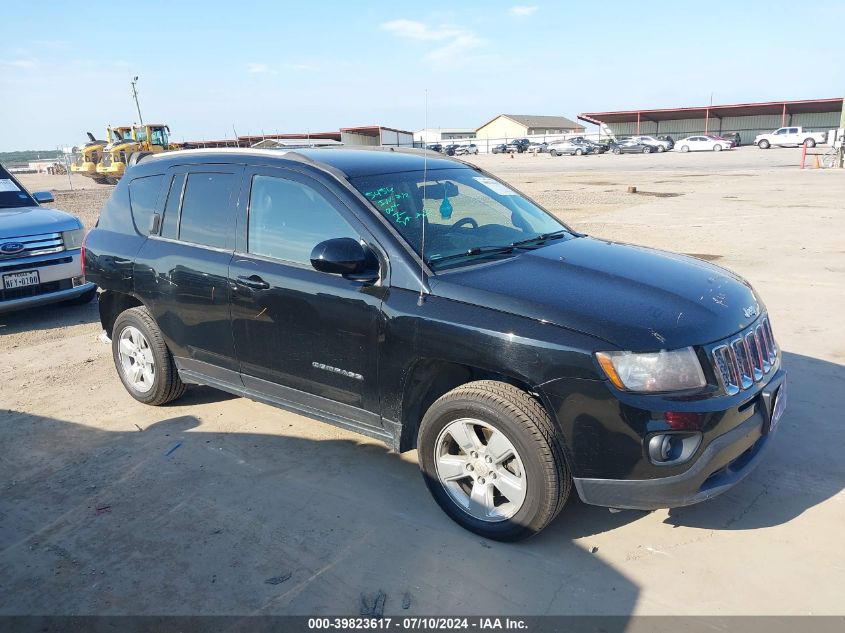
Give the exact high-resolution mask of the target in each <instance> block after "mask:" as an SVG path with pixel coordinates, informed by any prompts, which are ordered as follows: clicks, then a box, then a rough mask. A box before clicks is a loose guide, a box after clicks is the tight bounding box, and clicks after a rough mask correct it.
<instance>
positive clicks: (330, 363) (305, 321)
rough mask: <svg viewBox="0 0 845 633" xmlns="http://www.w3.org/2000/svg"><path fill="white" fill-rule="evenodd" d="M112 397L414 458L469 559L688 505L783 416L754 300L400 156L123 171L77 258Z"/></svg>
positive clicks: (703, 269)
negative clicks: (583, 513) (546, 531)
mask: <svg viewBox="0 0 845 633" xmlns="http://www.w3.org/2000/svg"><path fill="white" fill-rule="evenodd" d="M84 253H85V273H86V275H87V278H88V279H90V280H92V281H94V282H96V283H97V285H98V286H99V287H100V288H101V289H102V292H101V294H100V297H99V305H100V317H101V320H102V325H103V328H104V329H105V331H106V332H107V333H108V335H109V336H110V337H111V340H112V351H113V355H114V362H115V366H116V368H117V372H118V375H119V376H120V379H121V380H122V382H123V384H124V385H125V387H126V389H127V390H128V391H129V393H130V394H131V395H132V396H133V397H134V398H136V399H137V400H139V401H141V402H145V403H148V404H154V405H160V404H164V403H166V402H169V401H171V400H173V399H175V398H178V397H179V396H181V395H182V394H183V393H184V391H185V388H186V387H185V385H186V384H204V385H211V386H213V387H217V388H219V389H222V390H225V391H228V392H231V393H235V394H239V395H242V396H245V397H248V398H252V399H255V400H259V401H262V402H265V403H268V404H271V405H275V406H278V407H282V408H286V409H290V410H293V411H296V412H299V413H305V414H308V415H310V416H312V417H314V418H317V419H319V420H322V421H325V422H328V423H331V424H336V425H339V426H342V427H346V428H349V429H353V430H355V431H358V432H360V433H363V434H366V435H369V436H371V437H374V438H379V439H381V440H383V441H384V442H386V443H387V444H388V445H389V446H391V447H392V448H393V449H395V450H397V451H408V450H412V449H417V451H418V454H419V462H420V467H421V469H422V472H423V477H424V479H425V482H426V484H427V486H428V487H429V489H430V491H431V493H432V494H433V496H434V498H435V499H436V501H437V503H438V504H440V506H441V507H442V508H443V509H444V510H445V511H446V512H447V513H448V514H449V515H450V516H451V517H452V518H453V519H454V520H455V521H457V522H458V523H460V524H461V525H463V526H465V527H467V528H469V529H470V530H473V531H475V532H477V533H479V534H482V535H484V536H487V537H490V538H495V539H501V540H515V539H518V538H522V537H525V536H528V535H530V534H533V533H536V532H538V531H539V530H541V529H542V528H543V527H545V526H546V525H547V524H548V523H549V522H550V521H551V520H552V519H553V518H554V517H555V515H557V513H558V512H559V511H560V509H561V508H562V507H563V505H564V503H565V501H566V499H567V497H568V495H569V494H570V491H571V487H572V486H573V485H574V486H575V489H576V491H577V493H578V495H579V496H580V497H581V499H583V500H584V501H585V502H587V503H592V504H598V505H604V506H610V507H613V508H642V509H650V508H660V507H672V506H679V505H685V504H690V503H695V502H698V501H702V500H704V499H709V498H710V497H713V496H715V495H717V494H719V493H721V492H723V491H725V490H727V489H728V488H730V487H731V486H733V485H734V484H736V483H737V482H738V481H739V480H740V479H742V478H743V477H744V476H745V475H747V474H748V472H749V471H751V470H752V469H753V468H754V466H755V465H756V464H757V463H758V461H759V459H760V457H761V456H762V454H763V453H764V451H765V449H766V447H767V446H768V444H769V442H770V436H771V434H772V431H773V430H774V429H775V428H776V424H777V421H778V419H779V417H780V414H781V412H782V410H783V407H784V403H785V388H784V385H785V383H784V371H783V369H782V368H781V359H780V353H779V350H778V348H777V346H776V344H775V341H774V338H773V337H772V330H771V327H770V325H769V319H768V316H767V314H766V311H765V308H764V307H763V304H762V301H761V300H760V299H759V298H758V297H757V296H756V295H755V293H754V291H753V290H752V288H751V287H750V286H749V285H748V283H746V282H745V281H743V280H742V279H740V278H739V277H737V276H736V275H734V274H733V273H731V272H729V271H727V270H725V269H722V268H719V267H716V266H713V265H711V264H709V263H707V262H704V261H701V260H698V259H694V258H691V257H686V256H681V255H675V254H672V253H667V252H660V251H654V250H650V249H646V248H640V247H637V246H630V245H626V244H619V243H614V242H608V241H605V240H601V239H594V238H591V237H587V236H586V235H582V234H580V233H578V232H576V231H573V230H571V229H569V228H567V227H566V226H565V225H563V224H561V223H560V222H559V221H558V220H556V219H555V218H554V217H552V216H551V215H549V214H548V213H547V212H545V211H544V210H542V209H541V208H540V207H539V206H537V205H536V204H535V203H533V202H532V201H531V200H529V199H528V198H526V197H525V196H523V195H521V194H520V193H518V192H517V191H515V190H514V189H513V188H511V187H510V186H509V185H507V184H505V183H503V182H501V181H500V180H498V179H497V178H495V177H493V176H491V175H490V174H487V173H485V172H484V171H482V170H480V169H478V168H477V167H475V166H473V165H470V164H465V163H463V162H461V161H459V160H457V159H449V158H446V157H432V156H431V155H430V154H429V153H427V152H425V151H414V150H396V151H393V150H347V149H340V150H336V149H313V150H296V151H289V152H285V153H279V152H275V151H260V150H230V151H226V150H191V151H179V152H167V153H164V154H158V155H153V156H147V157H144V158H141V159H140V160H139V161H138V163H137V165H135V166H134V167H132V168H131V169H130V170H129V171H128V172H127V174H126V176H125V177H124V178H122V179H121V180H120V182H119V184H118V185H117V187H116V188H115V190H114V192H113V193H112V195H111V198H110V199H109V200H108V201H107V202H106V204H105V206H104V207H103V209H102V212H101V214H100V218H99V221H98V224H97V227H96V228H95V229H94V230H92V231H91V232H90V233H89V235H88V238H87V240H86V244H85V251H84Z"/></svg>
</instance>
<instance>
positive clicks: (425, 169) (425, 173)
mask: <svg viewBox="0 0 845 633" xmlns="http://www.w3.org/2000/svg"><path fill="white" fill-rule="evenodd" d="M423 128H424V129H426V130H427V129H428V88H426V89H425V125H424V126H423ZM423 143H424V141H423ZM426 180H428V150H427V149H426V148H425V145H423V190H422V203H421V206H422V208H421V209H420V213H421V214H422V239H421V241H420V296H419V297H418V298H417V305H418V306H421V305H422V304H423V301H425V295H424V294H423V290H424V288H425V283H424V282H423V279H425V183H426Z"/></svg>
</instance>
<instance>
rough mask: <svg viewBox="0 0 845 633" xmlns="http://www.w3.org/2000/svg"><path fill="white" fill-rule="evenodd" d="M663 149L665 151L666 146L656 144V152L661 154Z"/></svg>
mask: <svg viewBox="0 0 845 633" xmlns="http://www.w3.org/2000/svg"><path fill="white" fill-rule="evenodd" d="M665 151H666V148H665V147H663V146H662V145H658V146H657V153H658V154H662V153H663V152H665Z"/></svg>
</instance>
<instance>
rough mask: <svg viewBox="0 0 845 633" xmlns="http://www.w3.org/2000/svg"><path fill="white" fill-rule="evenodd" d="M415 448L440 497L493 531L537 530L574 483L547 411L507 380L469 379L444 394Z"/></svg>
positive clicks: (506, 536) (518, 534)
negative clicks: (472, 380)
mask: <svg viewBox="0 0 845 633" xmlns="http://www.w3.org/2000/svg"><path fill="white" fill-rule="evenodd" d="M417 448H418V453H419V460H420V469H421V470H422V474H423V478H424V479H425V483H426V486H428V489H429V491H430V492H431V494H432V496H433V497H434V500H435V501H436V502H437V503H438V505H439V506H440V507H441V508H442V509H443V510H444V511H445V512H446V514H448V515H449V516H450V517H451V518H452V519H453V520H454V521H455V522H457V523H458V524H460V525H461V526H463V527H465V528H466V529H468V530H471V531H472V532H475V533H476V534H480V535H481V536H484V537H486V538H490V539H495V540H499V541H516V540H519V539H523V538H526V537H528V536H531V535H532V534H536V533H538V532H540V531H541V530H542V529H543V528H544V527H546V526H547V525H548V524H549V523H550V522H551V520H552V519H554V518H555V516H557V514H558V513H559V512H560V510H561V508H562V507H563V505H564V503H565V502H566V499H567V497H568V496H569V491H570V488H571V486H572V477H571V476H570V474H569V470H568V469H567V467H566V463H565V462H564V457H563V450H562V449H561V446H560V442H559V440H558V437H557V435H556V433H555V429H554V427H553V426H552V422H551V420H550V418H549V415H548V413H547V412H546V410H545V409H544V408H543V407H542V405H541V404H540V403H539V402H538V401H537V400H536V399H534V398H532V397H531V396H530V395H529V394H527V393H526V392H524V391H522V390H521V389H518V388H517V387H514V386H513V385H509V384H506V383H503V382H498V381H493V380H480V381H477V382H471V383H468V384H466V385H462V386H460V387H457V388H456V389H453V390H452V391H450V392H449V393H447V394H445V395H444V396H441V397H440V399H438V400H437V401H436V402H435V403H434V404H433V405H431V407H430V408H429V410H428V411H427V412H426V414H425V417H424V418H423V421H422V424H421V425H420V431H419V438H418V442H417Z"/></svg>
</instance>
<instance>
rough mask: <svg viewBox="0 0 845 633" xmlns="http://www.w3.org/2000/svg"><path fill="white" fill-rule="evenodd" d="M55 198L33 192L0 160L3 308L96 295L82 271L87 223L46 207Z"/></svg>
mask: <svg viewBox="0 0 845 633" xmlns="http://www.w3.org/2000/svg"><path fill="white" fill-rule="evenodd" d="M53 201H54V200H53V194H51V193H50V192H49V191H36V192H35V193H33V194H30V193H29V192H28V191H27V190H26V188H25V187H24V186H23V185H22V184H21V183H20V182H19V181H18V179H17V178H15V177H14V175H12V174H11V173H9V172H8V171H7V170H6V169H5V168H4V167H3V166H2V165H0V312H10V311H12V310H20V309H23V308H30V307H33V306H38V305H44V304H47V303H58V302H62V301H68V302H72V303H87V302H89V301H91V300H92V299H93V298H94V297H95V296H96V294H97V287H96V286H95V285H94V284H92V283H88V282H87V281H86V280H85V274H84V273H83V271H82V253H81V250H80V247H81V245H82V238H83V237H84V235H85V229H84V228H83V226H82V222H80V221H79V219H78V218H77V217H75V216H73V215H71V214H70V213H65V212H64V211H59V210H58V209H50V208H47V207H43V206H41V205H42V204H49V203H51V202H53Z"/></svg>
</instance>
